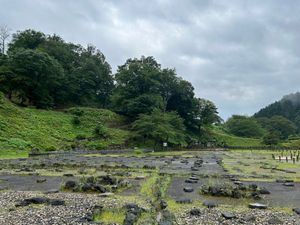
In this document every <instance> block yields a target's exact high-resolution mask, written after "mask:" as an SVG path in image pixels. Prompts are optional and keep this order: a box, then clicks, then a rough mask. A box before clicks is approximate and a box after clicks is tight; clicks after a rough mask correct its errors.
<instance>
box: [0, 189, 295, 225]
mask: <svg viewBox="0 0 300 225" xmlns="http://www.w3.org/2000/svg"><path fill="white" fill-rule="evenodd" d="M37 196H42V194H41V193H38V192H16V191H14V192H1V193H0V208H1V210H0V224H1V225H50V224H51V225H55V224H57V225H61V224H78V225H80V224H82V225H84V224H96V223H95V222H91V221H89V216H88V215H90V214H91V212H92V209H93V208H94V207H95V206H96V205H105V207H116V206H117V205H120V204H125V202H122V201H121V200H119V199H116V198H100V197H99V196H98V195H94V194H89V195H86V194H80V193H54V194H47V195H43V196H44V197H46V198H51V199H60V200H64V201H65V205H56V206H53V205H48V204H33V205H28V206H19V207H16V204H18V203H20V201H21V200H23V199H28V198H32V197H37ZM176 224H187V225H196V224H199V225H200V224H203V225H204V224H205V225H208V224H211V225H219V224H228V225H229V224H230V225H234V224H249V225H250V224H251V225H256V224H257V225H264V224H266V225H268V224H286V225H300V217H299V216H298V215H296V214H294V215H290V214H286V213H282V212H274V211H272V210H250V209H249V210H247V211H244V212H239V213H227V214H226V213H224V211H222V210H221V209H218V208H214V209H205V208H196V209H192V210H187V211H185V212H184V213H181V214H179V215H177V222H176Z"/></svg>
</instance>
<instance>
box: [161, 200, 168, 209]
mask: <svg viewBox="0 0 300 225" xmlns="http://www.w3.org/2000/svg"><path fill="white" fill-rule="evenodd" d="M159 205H160V208H161V209H166V208H167V207H168V203H167V202H166V201H165V200H161V201H160V203H159Z"/></svg>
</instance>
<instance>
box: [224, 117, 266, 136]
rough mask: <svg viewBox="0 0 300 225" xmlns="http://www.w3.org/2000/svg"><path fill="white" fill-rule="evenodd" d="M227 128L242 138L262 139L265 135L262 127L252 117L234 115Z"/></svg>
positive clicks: (228, 121)
mask: <svg viewBox="0 0 300 225" xmlns="http://www.w3.org/2000/svg"><path fill="white" fill-rule="evenodd" d="M225 126H226V128H227V129H228V131H229V132H230V133H232V134H234V135H236V136H240V137H261V136H262V135H263V134H264V130H263V128H262V126H261V125H260V124H259V123H258V122H257V121H256V120H255V119H254V118H252V117H247V116H241V115H233V116H232V117H230V118H229V119H228V120H227V121H226V123H225Z"/></svg>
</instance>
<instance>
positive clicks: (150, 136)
mask: <svg viewBox="0 0 300 225" xmlns="http://www.w3.org/2000/svg"><path fill="white" fill-rule="evenodd" d="M132 129H133V131H134V133H135V138H136V139H139V140H143V141H144V142H146V141H152V142H153V143H154V146H155V147H156V148H158V147H159V146H162V143H163V142H167V143H169V144H170V145H172V146H186V141H185V139H186V136H185V126H184V124H183V119H182V118H180V116H178V114H177V113H176V112H162V111H161V110H159V109H155V110H153V112H152V113H150V114H141V115H139V117H138V119H137V120H136V121H134V122H133V124H132Z"/></svg>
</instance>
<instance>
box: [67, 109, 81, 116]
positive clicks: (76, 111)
mask: <svg viewBox="0 0 300 225" xmlns="http://www.w3.org/2000/svg"><path fill="white" fill-rule="evenodd" d="M69 112H70V113H71V114H73V115H75V116H78V117H80V116H82V115H83V114H84V111H83V110H82V109H79V108H73V109H70V111H69Z"/></svg>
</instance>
